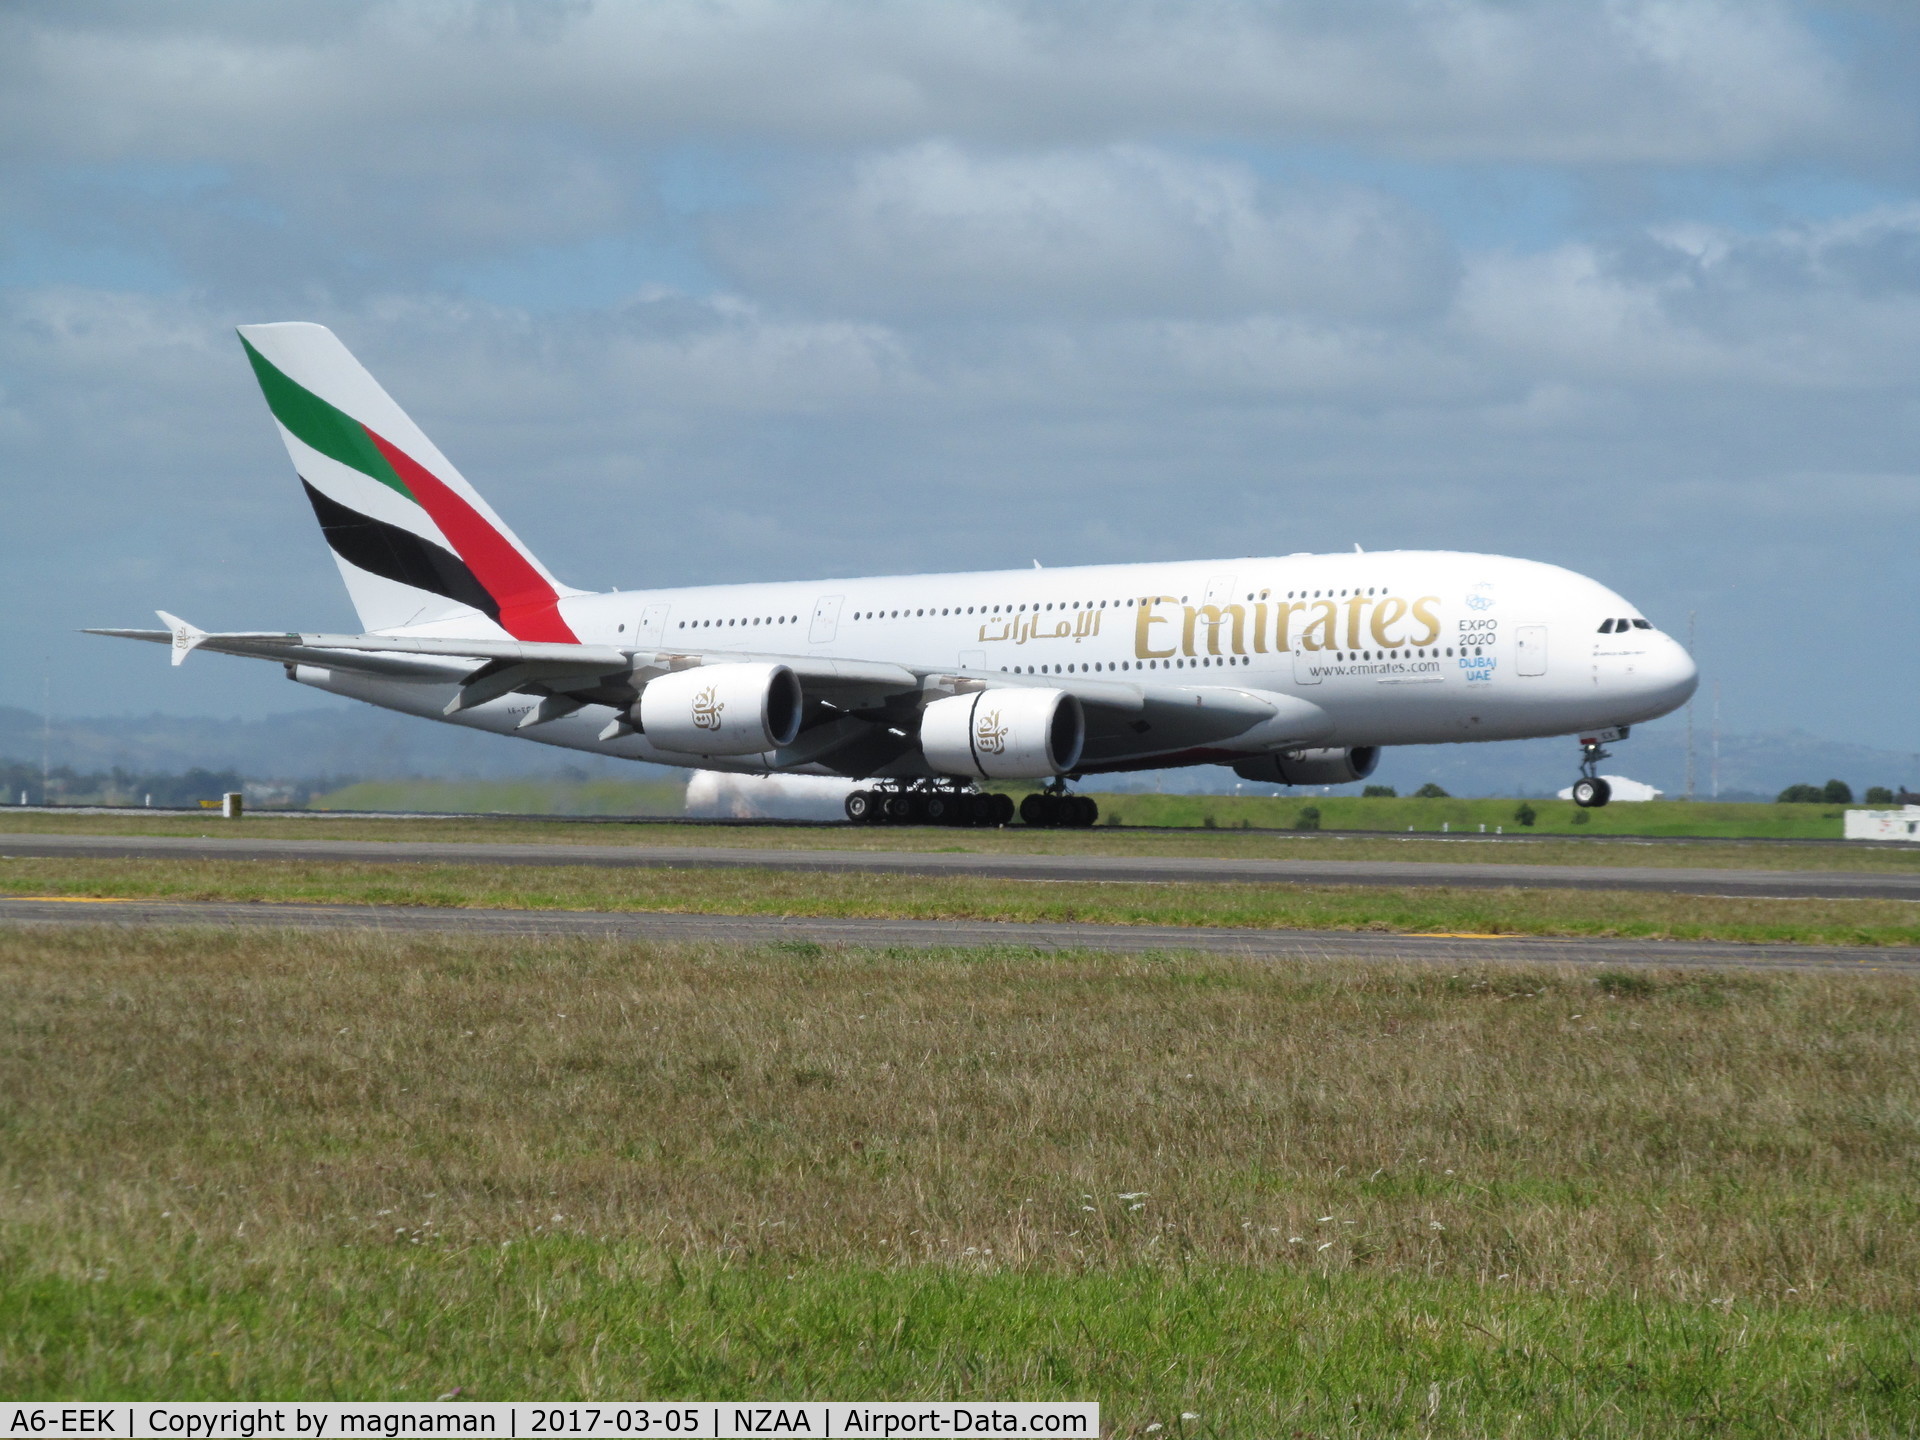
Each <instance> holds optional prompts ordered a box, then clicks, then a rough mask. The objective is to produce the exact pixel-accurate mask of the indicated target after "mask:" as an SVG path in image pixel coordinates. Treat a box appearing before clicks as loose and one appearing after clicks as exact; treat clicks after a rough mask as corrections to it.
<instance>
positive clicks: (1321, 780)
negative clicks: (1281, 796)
mask: <svg viewBox="0 0 1920 1440" xmlns="http://www.w3.org/2000/svg"><path fill="white" fill-rule="evenodd" d="M1379 763H1380V747H1379V746H1378V745H1354V746H1351V747H1346V748H1341V749H1335V750H1283V751H1281V752H1280V753H1279V754H1277V755H1261V756H1258V757H1256V758H1253V759H1248V760H1242V761H1240V763H1239V764H1237V765H1235V766H1234V767H1233V773H1234V774H1236V775H1238V776H1239V777H1240V778H1241V779H1242V780H1262V781H1265V782H1266V783H1267V784H1269V785H1351V784H1352V783H1353V782H1354V781H1355V780H1364V779H1366V778H1367V776H1369V775H1371V774H1372V773H1373V767H1374V766H1376V765H1378V764H1379Z"/></svg>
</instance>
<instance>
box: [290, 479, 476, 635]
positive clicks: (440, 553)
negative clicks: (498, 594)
mask: <svg viewBox="0 0 1920 1440" xmlns="http://www.w3.org/2000/svg"><path fill="white" fill-rule="evenodd" d="M300 483H301V484H302V485H304V486H306V491H307V499H308V501H309V502H310V503H311V504H312V505H313V513H314V517H315V518H316V519H318V520H319V522H320V530H321V533H323V534H324V535H325V536H326V537H327V543H328V544H329V545H331V546H332V547H333V553H334V554H336V555H338V556H339V557H340V558H341V559H342V560H345V561H346V562H347V563H348V564H349V565H355V566H358V567H359V568H360V569H362V570H365V571H367V572H368V573H369V574H372V575H378V576H379V577H380V578H381V579H383V580H393V581H396V582H398V583H399V584H401V585H411V586H412V587H413V588H414V589H416V590H425V591H427V592H428V593H430V594H433V595H444V596H446V597H447V599H449V600H454V601H458V602H459V603H460V604H462V605H471V606H472V607H473V608H474V609H475V610H478V611H480V612H481V613H482V614H484V615H485V616H486V617H487V618H488V619H489V620H495V621H497V620H499V618H500V606H499V603H498V602H497V601H495V600H494V598H493V596H491V595H489V594H488V593H487V591H486V587H485V586H483V585H482V584H481V583H480V581H479V580H478V579H477V578H475V576H474V573H473V571H471V570H469V569H468V568H467V562H466V561H464V560H462V559H461V558H460V557H459V556H458V555H456V554H454V553H453V552H452V551H451V550H447V549H444V548H442V547H441V546H439V545H436V544H434V543H433V542H432V541H431V540H423V539H421V538H420V537H419V536H418V535H415V534H414V533H413V532H412V531H411V530H403V529H401V528H400V527H399V526H398V525H389V524H388V523H387V522H386V521H384V520H375V519H374V518H373V517H372V516H371V515H362V514H361V513H360V512H359V511H357V510H349V509H348V508H347V507H346V506H344V505H342V504H341V503H340V502H339V501H338V500H335V499H333V498H332V497H331V496H328V495H323V494H321V493H320V491H318V490H316V489H314V488H313V486H312V485H311V484H309V483H308V481H307V478H306V476H304V475H303V476H301V477H300Z"/></svg>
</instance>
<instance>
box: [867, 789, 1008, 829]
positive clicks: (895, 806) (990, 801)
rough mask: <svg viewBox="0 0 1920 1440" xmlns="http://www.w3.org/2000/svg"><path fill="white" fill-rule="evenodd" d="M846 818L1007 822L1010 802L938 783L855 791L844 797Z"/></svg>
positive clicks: (885, 822) (905, 822)
mask: <svg viewBox="0 0 1920 1440" xmlns="http://www.w3.org/2000/svg"><path fill="white" fill-rule="evenodd" d="M846 808H847V819H849V820H851V821H852V822H853V823H854V824H856V825H966V826H974V825H1006V824H1010V823H1011V822H1012V820H1013V801H1012V800H1011V799H1010V798H1009V797H1007V796H1005V795H986V794H982V793H981V792H980V791H978V790H960V789H956V788H954V787H952V786H946V785H937V786H928V787H924V788H916V787H904V786H903V787H899V788H894V789H886V790H856V791H854V792H853V793H852V794H851V795H849V796H847V807H846Z"/></svg>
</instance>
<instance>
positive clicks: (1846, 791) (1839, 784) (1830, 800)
mask: <svg viewBox="0 0 1920 1440" xmlns="http://www.w3.org/2000/svg"><path fill="white" fill-rule="evenodd" d="M1820 798H1821V799H1822V800H1825V801H1826V802H1827V804H1829V805H1851V804H1853V787H1852V786H1851V785H1849V784H1847V782H1846V781H1844V780H1829V781H1827V784H1826V788H1825V789H1824V790H1823V791H1822V792H1821V795H1820Z"/></svg>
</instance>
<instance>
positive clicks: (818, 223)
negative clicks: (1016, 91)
mask: <svg viewBox="0 0 1920 1440" xmlns="http://www.w3.org/2000/svg"><path fill="white" fill-rule="evenodd" d="M794 188H795V189H796V191H797V192H798V193H797V197H796V198H795V199H794V200H793V201H792V202H791V203H790V204H789V205H788V206H786V207H783V208H781V209H777V210H775V211H774V212H773V213H771V214H768V213H764V212H761V213H748V214H746V215H743V216H740V217H737V218H736V219H735V220H734V222H733V223H732V224H731V225H730V226H729V227H727V228H726V229H724V230H723V231H722V233H721V238H720V240H719V253H720V255H721V257H722V258H723V259H724V260H725V261H726V262H728V263H729V266H730V268H731V269H732V270H733V271H734V272H735V273H736V274H739V275H740V276H742V277H743V278H744V279H745V280H746V281H747V282H748V283H749V284H751V285H753V286H755V287H756V288H770V289H771V290H772V291H773V292H774V293H776V294H780V293H785V294H792V295H797V296H799V297H801V298H803V299H804V300H806V301H807V302H809V303H812V304H816V305H825V306H829V307H832V308H836V309H843V310H848V311H852V312H854V313H861V312H872V311H874V310H879V311H882V312H889V311H891V312H899V311H907V312H916V311H917V312H921V313H929V312H930V313H935V314H940V313H945V314H967V315H974V316H978V315H981V314H998V313H1004V312H1007V311H1009V310H1012V311H1015V312H1017V313H1021V314H1027V315H1031V314H1035V313H1069V314H1071V313H1083V314H1136V315H1137V314H1184V313H1192V312H1195V311H1199V312H1203V313H1220V312H1234V311H1244V310H1246V309H1249V308H1251V309H1268V308H1273V307H1281V308H1286V309H1289V310H1294V311H1299V312H1304V313H1307V314H1320V313H1333V314H1363V315H1384V314H1393V313H1396V312H1407V311H1416V310H1432V309H1434V308H1437V307H1438V306H1439V305H1440V304H1441V303H1443V302H1444V300H1445V298H1446V293H1447V289H1448V285H1449V283H1450V281H1451V279H1452V269H1453V260H1452V255H1451V252H1450V249H1449V247H1448V245H1447V243H1446V241H1445V239H1444V237H1442V236H1441V235H1440V234H1439V233H1438V231H1437V228H1436V227H1435V226H1434V225H1433V224H1432V223H1431V222H1430V221H1428V220H1426V219H1425V218H1424V217H1422V216H1420V215H1419V214H1418V213H1417V212H1415V211H1413V210H1412V209H1411V208H1410V207H1408V206H1406V205H1404V204H1402V203H1400V202H1397V201H1394V200H1392V199H1390V198H1389V197H1386V196H1383V195H1379V194H1376V193H1369V192H1366V191H1362V190H1358V189H1354V188H1351V187H1349V188H1337V187H1333V186H1328V185H1310V186H1301V187H1297V188H1296V189H1295V190H1294V191H1293V192H1292V193H1287V192H1285V191H1283V190H1281V188H1280V187H1277V186H1273V185H1267V184H1262V183H1261V181H1260V180H1259V179H1258V177H1257V176H1256V175H1255V173H1254V172H1253V170H1252V169H1251V168H1250V167H1249V166H1247V165H1245V164H1240V163H1229V162H1223V161H1218V160H1211V159H1205V158H1196V157H1193V156H1190V155H1183V154H1180V153H1177V152H1174V151H1170V150H1167V149H1164V148H1149V147H1144V146H1131V145H1129V146H1108V147H1103V148H1100V149H1097V150H1074V151H1058V150H1055V151H1045V152H1039V153H1033V152H1023V153H1013V154H1006V153H1000V154H980V153H975V152H972V151H968V150H963V149H962V148H961V147H959V146H957V145H955V144H952V143H951V142H946V141H928V142H925V143H923V144H920V145H915V146H910V147H906V148H904V149H898V150H890V151H884V152H880V153H877V154H872V155H867V156H864V157H862V158H861V159H859V160H858V161H857V162H856V163H854V164H853V165H852V166H851V167H849V170H848V172H847V173H845V174H844V175H841V176H837V177H833V178H825V177H813V178H812V180H811V181H810V183H805V184H803V185H796V186H795V187H794Z"/></svg>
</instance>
